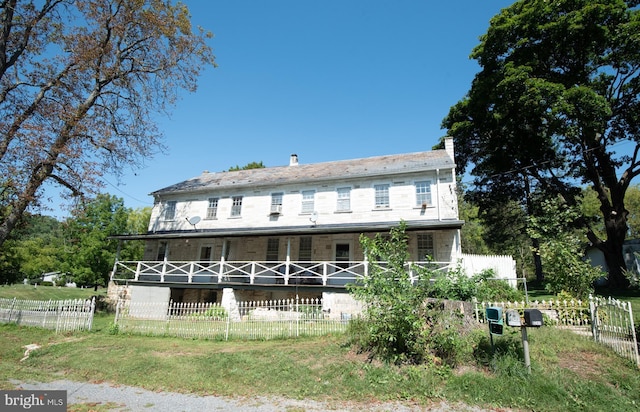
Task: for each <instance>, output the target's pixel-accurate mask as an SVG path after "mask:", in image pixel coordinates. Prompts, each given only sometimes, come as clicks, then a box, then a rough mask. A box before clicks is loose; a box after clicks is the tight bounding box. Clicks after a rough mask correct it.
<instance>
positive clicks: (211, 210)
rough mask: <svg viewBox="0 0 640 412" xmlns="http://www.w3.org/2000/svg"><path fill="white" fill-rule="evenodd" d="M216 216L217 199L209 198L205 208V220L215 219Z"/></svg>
mask: <svg viewBox="0 0 640 412" xmlns="http://www.w3.org/2000/svg"><path fill="white" fill-rule="evenodd" d="M217 215H218V198H217V197H210V198H209V206H207V217H206V219H215V218H216V216H217Z"/></svg>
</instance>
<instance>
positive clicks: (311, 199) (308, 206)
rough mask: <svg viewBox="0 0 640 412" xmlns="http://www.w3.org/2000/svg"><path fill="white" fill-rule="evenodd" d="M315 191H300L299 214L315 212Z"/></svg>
mask: <svg viewBox="0 0 640 412" xmlns="http://www.w3.org/2000/svg"><path fill="white" fill-rule="evenodd" d="M315 201H316V191H315V190H303V191H302V204H301V206H300V213H304V214H309V213H313V211H314V210H315V207H316V205H315Z"/></svg>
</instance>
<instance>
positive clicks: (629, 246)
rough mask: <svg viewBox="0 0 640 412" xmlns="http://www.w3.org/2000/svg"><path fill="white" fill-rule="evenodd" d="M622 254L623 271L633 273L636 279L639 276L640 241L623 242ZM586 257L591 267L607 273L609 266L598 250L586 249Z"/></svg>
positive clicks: (629, 240)
mask: <svg viewBox="0 0 640 412" xmlns="http://www.w3.org/2000/svg"><path fill="white" fill-rule="evenodd" d="M622 254H623V256H624V262H625V265H626V268H625V269H626V270H627V271H629V272H631V273H634V274H635V276H636V277H637V276H638V275H640V239H627V240H625V241H624V244H623V245H622ZM586 255H587V259H589V261H590V262H591V265H592V266H600V267H601V268H602V270H603V271H604V272H608V271H609V266H608V265H607V262H606V261H605V259H604V254H603V253H602V251H601V250H600V249H598V248H596V247H590V248H588V249H587V252H586Z"/></svg>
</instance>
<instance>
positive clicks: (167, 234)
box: [110, 219, 464, 240]
mask: <svg viewBox="0 0 640 412" xmlns="http://www.w3.org/2000/svg"><path fill="white" fill-rule="evenodd" d="M405 222H406V224H407V231H415V230H446V229H460V228H461V227H462V225H463V224H464V221H463V220H457V219H451V220H415V221H405ZM396 226H398V222H397V221H393V222H379V223H370V222H369V223H351V224H335V225H315V226H313V225H305V226H278V227H259V228H231V229H193V230H173V231H157V232H149V233H141V234H130V235H113V236H110V238H111V239H119V240H153V239H187V238H188V239H192V238H211V237H240V236H277V235H316V234H331V233H371V232H384V231H388V230H389V229H391V228H392V227H396Z"/></svg>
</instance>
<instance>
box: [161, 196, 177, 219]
mask: <svg viewBox="0 0 640 412" xmlns="http://www.w3.org/2000/svg"><path fill="white" fill-rule="evenodd" d="M177 205H178V202H177V201H175V200H168V201H167V202H166V203H165V205H164V211H163V219H164V220H175V218H176V207H177Z"/></svg>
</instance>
